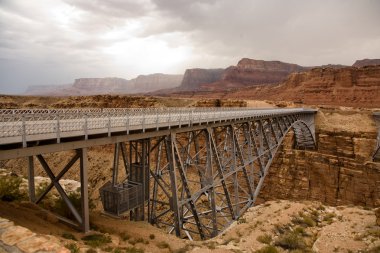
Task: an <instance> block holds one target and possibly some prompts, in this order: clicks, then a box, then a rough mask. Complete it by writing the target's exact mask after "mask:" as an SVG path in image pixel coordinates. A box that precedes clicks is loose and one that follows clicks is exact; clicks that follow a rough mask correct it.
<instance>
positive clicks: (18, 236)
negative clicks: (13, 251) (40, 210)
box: [0, 226, 35, 246]
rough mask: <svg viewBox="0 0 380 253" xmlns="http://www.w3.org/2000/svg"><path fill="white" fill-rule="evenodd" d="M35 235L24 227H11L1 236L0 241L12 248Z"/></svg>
mask: <svg viewBox="0 0 380 253" xmlns="http://www.w3.org/2000/svg"><path fill="white" fill-rule="evenodd" d="M34 235H35V233H33V232H32V231H30V230H29V229H26V228H24V227H20V226H13V227H9V228H7V230H6V231H5V232H4V233H2V234H1V237H0V239H1V241H3V242H4V243H5V244H7V245H10V246H13V245H15V244H17V243H19V242H21V241H23V240H26V239H28V238H30V237H32V236H34Z"/></svg>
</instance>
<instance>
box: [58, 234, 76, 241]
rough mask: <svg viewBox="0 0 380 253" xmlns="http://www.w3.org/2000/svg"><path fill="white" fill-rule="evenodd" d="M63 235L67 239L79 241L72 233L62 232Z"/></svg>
mask: <svg viewBox="0 0 380 253" xmlns="http://www.w3.org/2000/svg"><path fill="white" fill-rule="evenodd" d="M62 237H63V238H65V239H69V240H73V241H77V238H76V237H75V236H74V235H73V234H71V233H66V232H65V233H63V234H62Z"/></svg>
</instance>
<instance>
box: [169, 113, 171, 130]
mask: <svg viewBox="0 0 380 253" xmlns="http://www.w3.org/2000/svg"><path fill="white" fill-rule="evenodd" d="M170 116H171V115H170V111H169V119H168V126H169V129H170V125H171V124H170V120H171V119H170Z"/></svg>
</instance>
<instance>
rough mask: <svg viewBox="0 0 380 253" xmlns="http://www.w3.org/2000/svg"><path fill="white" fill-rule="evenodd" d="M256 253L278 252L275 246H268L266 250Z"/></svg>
mask: <svg viewBox="0 0 380 253" xmlns="http://www.w3.org/2000/svg"><path fill="white" fill-rule="evenodd" d="M255 253H278V250H277V249H276V247H274V246H271V245H267V246H265V247H264V248H261V249H259V250H256V251H255Z"/></svg>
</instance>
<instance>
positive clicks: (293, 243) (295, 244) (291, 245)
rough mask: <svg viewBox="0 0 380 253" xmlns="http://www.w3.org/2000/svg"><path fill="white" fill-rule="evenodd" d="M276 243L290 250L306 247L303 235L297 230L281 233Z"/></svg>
mask: <svg viewBox="0 0 380 253" xmlns="http://www.w3.org/2000/svg"><path fill="white" fill-rule="evenodd" d="M275 245H276V246H280V247H281V248H284V249H288V250H296V249H300V250H302V249H305V248H306V243H305V241H304V239H303V238H302V236H301V235H299V234H298V233H295V232H287V233H285V234H283V235H281V236H280V237H279V238H278V239H277V240H276V241H275Z"/></svg>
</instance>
